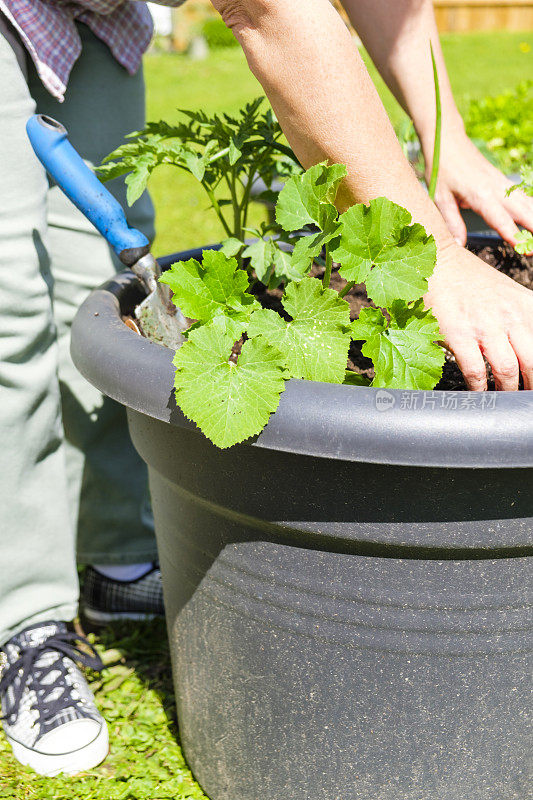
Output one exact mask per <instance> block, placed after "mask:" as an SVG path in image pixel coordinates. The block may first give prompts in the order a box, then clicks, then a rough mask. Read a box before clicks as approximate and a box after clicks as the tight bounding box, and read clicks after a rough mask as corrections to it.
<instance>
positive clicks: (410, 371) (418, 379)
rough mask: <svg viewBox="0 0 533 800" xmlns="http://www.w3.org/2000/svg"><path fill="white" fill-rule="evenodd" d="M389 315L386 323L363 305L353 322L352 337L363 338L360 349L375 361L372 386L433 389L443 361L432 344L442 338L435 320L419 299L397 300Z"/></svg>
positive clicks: (442, 351)
mask: <svg viewBox="0 0 533 800" xmlns="http://www.w3.org/2000/svg"><path fill="white" fill-rule="evenodd" d="M378 315H381V317H379V316H378ZM390 315H391V320H390V323H389V324H388V325H387V320H386V319H385V317H384V316H383V314H381V312H380V311H377V312H376V309H373V308H365V309H363V310H362V311H361V313H360V315H359V319H358V320H356V321H355V322H354V323H352V335H353V337H354V338H355V339H364V340H366V342H365V344H364V345H363V348H362V352H363V355H365V356H367V357H368V358H371V359H372V362H373V364H374V370H375V378H374V380H373V382H372V386H376V387H383V388H388V389H419V390H427V389H433V388H434V386H435V384H436V383H438V381H439V379H440V377H441V375H442V366H443V364H444V350H443V348H442V347H440V345H438V344H435V342H437V341H438V340H439V339H440V338H441V334H440V331H439V325H438V322H437V320H436V319H435V317H434V316H433V314H432V313H431V310H429V309H425V308H424V306H423V303H422V301H421V300H420V301H418V302H417V303H415V304H414V305H409V306H408V305H407V304H406V303H403V302H401V301H397V302H396V303H394V305H393V308H392V309H391V311H390Z"/></svg>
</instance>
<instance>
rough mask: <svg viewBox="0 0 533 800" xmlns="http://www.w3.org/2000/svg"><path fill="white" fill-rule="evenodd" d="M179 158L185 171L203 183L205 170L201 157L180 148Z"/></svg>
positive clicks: (204, 161) (204, 162) (204, 163)
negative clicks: (185, 168)
mask: <svg viewBox="0 0 533 800" xmlns="http://www.w3.org/2000/svg"><path fill="white" fill-rule="evenodd" d="M181 157H182V159H183V163H184V164H185V166H186V167H187V169H188V170H189V171H190V172H191V173H192V175H194V177H195V178H196V179H197V180H199V181H203V179H204V175H205V168H206V160H205V158H204V157H203V156H201V155H198V153H195V152H194V151H192V150H188V149H187V148H185V147H184V148H181Z"/></svg>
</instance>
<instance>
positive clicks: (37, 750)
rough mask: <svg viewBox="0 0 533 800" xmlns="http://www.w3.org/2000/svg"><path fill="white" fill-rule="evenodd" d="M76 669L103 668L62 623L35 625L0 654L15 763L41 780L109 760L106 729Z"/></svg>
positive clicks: (1, 692) (1, 694) (0, 682)
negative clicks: (27, 768)
mask: <svg viewBox="0 0 533 800" xmlns="http://www.w3.org/2000/svg"><path fill="white" fill-rule="evenodd" d="M81 643H83V645H84V646H85V647H84V649H81V648H80V644H81ZM77 664H81V665H83V666H86V667H91V668H92V669H97V670H100V669H102V667H103V664H102V662H101V660H100V657H99V656H98V655H97V653H96V651H95V650H94V648H93V647H92V646H91V645H90V644H89V643H88V642H87V641H86V640H85V639H84V638H83V637H82V636H78V634H76V633H71V632H70V631H68V630H67V626H66V625H65V623H64V622H44V623H40V624H38V625H32V626H30V627H29V628H26V629H25V630H23V631H22V632H21V633H18V634H17V635H16V636H13V638H12V639H10V640H9V641H8V642H7V644H5V645H4V646H3V648H2V650H1V651H0V701H1V704H2V712H3V716H2V717H1V719H2V725H3V728H4V732H5V734H6V737H7V740H8V742H9V743H10V745H11V747H12V748H13V754H14V756H15V758H16V759H17V760H18V761H20V763H21V764H24V765H25V766H29V767H31V768H32V769H34V770H35V772H38V773H39V774H40V775H46V776H47V777H53V776H54V775H59V774H60V773H65V774H67V775H74V774H75V773H77V772H82V771H84V770H88V769H91V768H92V767H95V766H96V765H97V764H99V763H100V762H101V761H103V760H104V758H105V757H106V755H107V752H108V749H109V743H108V734H107V726H106V723H105V721H104V719H103V718H102V717H101V715H100V714H99V713H98V710H97V708H96V706H95V704H94V698H93V695H92V692H91V690H90V689H89V687H88V685H87V682H86V680H85V678H84V677H83V675H82V673H81V672H80V669H79V668H78V666H77Z"/></svg>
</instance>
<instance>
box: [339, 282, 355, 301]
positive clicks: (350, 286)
mask: <svg viewBox="0 0 533 800" xmlns="http://www.w3.org/2000/svg"><path fill="white" fill-rule="evenodd" d="M354 286H355V281H350V282H349V283H347V284H346V286H345V287H344V289H341V290H340V292H339V297H346V295H347V294H348V292H349V291H350V289H353V287H354Z"/></svg>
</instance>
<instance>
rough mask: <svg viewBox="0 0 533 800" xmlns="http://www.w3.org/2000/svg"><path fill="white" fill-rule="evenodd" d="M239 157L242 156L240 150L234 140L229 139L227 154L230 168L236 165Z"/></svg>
mask: <svg viewBox="0 0 533 800" xmlns="http://www.w3.org/2000/svg"><path fill="white" fill-rule="evenodd" d="M241 156H242V150H240V149H239V147H238V146H237V144H236V142H235V139H231V141H230V143H229V153H228V158H229V163H230V164H231V166H233V165H234V164H236V163H237V161H238V160H239V158H240V157H241Z"/></svg>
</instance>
